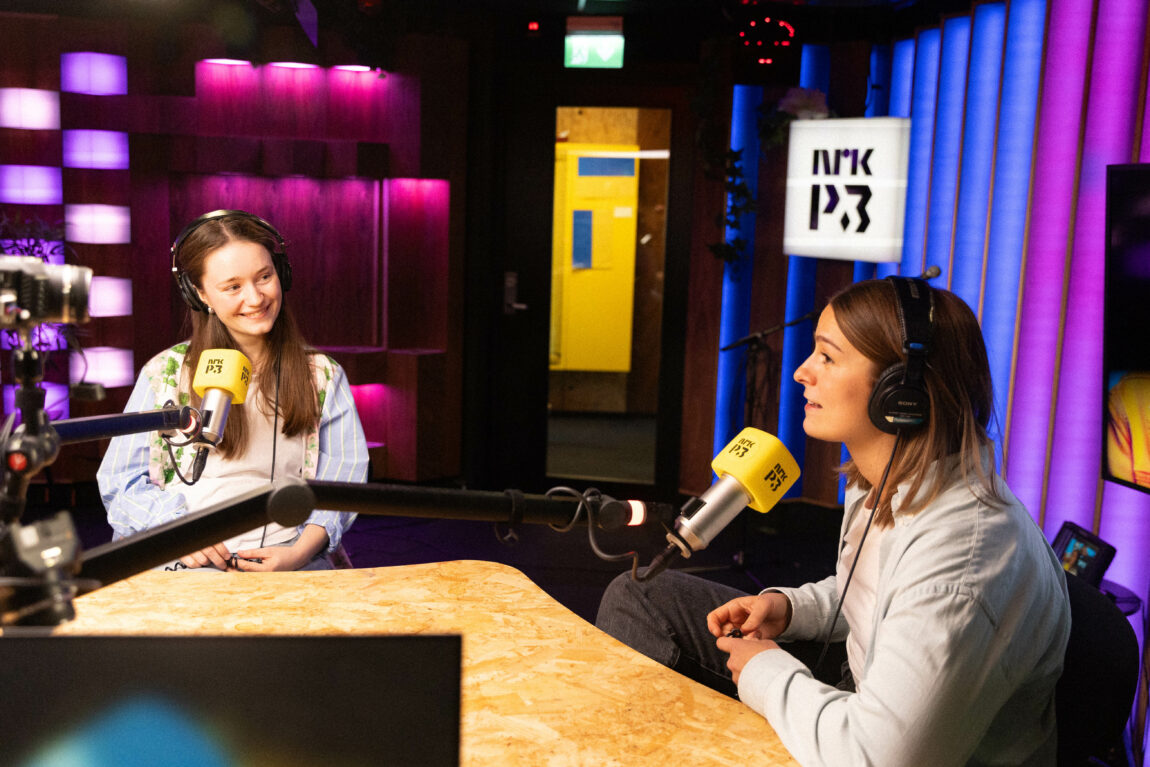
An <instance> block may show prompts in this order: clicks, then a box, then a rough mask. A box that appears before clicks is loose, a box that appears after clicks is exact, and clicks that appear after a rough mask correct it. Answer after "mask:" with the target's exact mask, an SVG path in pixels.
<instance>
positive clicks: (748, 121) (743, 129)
mask: <svg viewBox="0 0 1150 767" xmlns="http://www.w3.org/2000/svg"><path fill="white" fill-rule="evenodd" d="M762 101H763V89H762V87H761V86H757V85H736V86H735V89H734V94H733V101H732V104H731V149H732V150H734V151H738V150H742V156H741V160H740V165H741V166H742V168H743V173H744V180H745V181H746V184H747V188H748V189H749V191H750V194H751V197H752V198H754V197H755V196H757V194H758V167H759V129H758V108H759V105H760V104H761V103H762ZM728 202H729V200H728ZM737 224H738V229H737V230H736V229H732V228H731V227H730V226H728V227H727V229H726V232H725V234H724V236H725V238H726V241H727V242H728V243H729V242H731V241H732V240H733V239H734V238H735V237H738V238H740V239H742V240H743V241H744V242H745V243H746V246H745V248H746V249H745V251H744V253H743V255H742V257H741V258H740V259H739V260H738V261H737V262H735V263H728V264H727V265H726V266H725V267H724V269H723V299H722V300H723V303H722V309H721V312H720V316H719V346H720V347H722V346H726V345H728V344H731V343H734V342H735V341H737V340H739V339H740V338H742V337H743V336H745V335H747V333H748V331H749V327H750V317H751V276H752V269H751V264H752V263H753V256H754V248H755V214H754V211H751V212H749V213H746V214H744V215H742V216H740V217H739V219H738V222H737ZM746 353H747V349H746V347H745V346H742V347H739V348H737V349H731V350H729V351H725V352H719V366H718V371H717V373H716V379H715V429H714V436H713V440H712V441H713V443H714V448H715V449H714V454H716V455H717V454H718V453H719V452H720V451H721V450H722V449H723V448H724V447H726V445H727V443H728V442H730V441H731V439H732V438H733V437H734V436H735V434H737V433H738V432H739V430H740V429H742V427H743V419H744V415H745V412H746V404H745V403H746V389H747V377H746V375H745V373H744V370H745V367H744V360H745V359H746Z"/></svg>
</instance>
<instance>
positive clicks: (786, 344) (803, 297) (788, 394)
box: [778, 45, 831, 497]
mask: <svg viewBox="0 0 1150 767" xmlns="http://www.w3.org/2000/svg"><path fill="white" fill-rule="evenodd" d="M830 80H831V67H830V49H829V48H827V47H826V46H824V45H804V46H803V53H802V63H801V65H800V70H799V85H800V86H801V87H803V88H813V89H817V90H821V91H822V92H823V93H826V92H827V90H828V89H829V86H830ZM817 265H818V259H815V258H806V257H804V256H791V257H789V258H788V259H787V303H786V307H787V309H786V311H787V319H793V318H795V317H801V316H802V315H804V314H806V313H807V312H809V311H811V310H812V309H814V308H815V268H816V267H817ZM813 346H814V333H813V332H812V330H811V325H810V324H809V323H806V322H803V323H800V324H798V325H795V326H793V327H789V328H787V329H786V330H784V331H783V354H782V363H781V365H782V369H781V374H780V376H779V378H780V380H779V433H778V437H779V439H780V440H781V441H782V443H783V444H784V445H786V446H787V448H788V449H790V451H791V455H793V456H794V458H795V461H797V462H798V464H799V466H802V465H803V459H804V457H805V455H806V444H807V437H806V432H804V431H803V390H802V387H801V386H799V384H798V383H796V382H795V379H794V373H795V369H796V368H798V366H799V365H801V364H802V362H803V360H804V359H806V358H807V357H808V356H809V355H810V353H811V349H812V348H813ZM802 486H803V478H802V477H801V476H800V477H799V479H798V481H797V482H795V484H794V485H792V486H791V489H790V491H789V492H788V493H787V495H788V496H789V497H796V496H800V495H802V492H803V490H802Z"/></svg>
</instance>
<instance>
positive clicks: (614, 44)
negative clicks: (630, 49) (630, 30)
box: [563, 34, 623, 69]
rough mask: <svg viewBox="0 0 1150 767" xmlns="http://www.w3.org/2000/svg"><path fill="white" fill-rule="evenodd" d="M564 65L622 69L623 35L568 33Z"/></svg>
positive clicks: (582, 67)
mask: <svg viewBox="0 0 1150 767" xmlns="http://www.w3.org/2000/svg"><path fill="white" fill-rule="evenodd" d="M563 66H565V67H568V68H571V69H622V68H623V35H613V34H611V35H604V34H595V35H570V34H569V35H567V36H566V42H565V44H564V50H563Z"/></svg>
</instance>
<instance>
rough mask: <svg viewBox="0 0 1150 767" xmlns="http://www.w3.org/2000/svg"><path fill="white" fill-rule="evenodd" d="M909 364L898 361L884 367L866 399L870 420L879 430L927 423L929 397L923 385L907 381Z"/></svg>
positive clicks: (890, 430) (886, 431)
mask: <svg viewBox="0 0 1150 767" xmlns="http://www.w3.org/2000/svg"><path fill="white" fill-rule="evenodd" d="M905 376H906V365H905V364H904V363H901V362H898V363H895V364H894V365H891V366H890V367H888V368H887V369H886V370H884V371H882V373H881V374H880V375H879V377H878V380H877V381H875V384H874V389H873V390H872V391H871V395H870V401H869V402H868V403H867V413H868V415H870V420H871V423H873V424H874V425H875V428H877V429H878V430H879V431H882V432H885V433H887V434H897V433H898V431H899V430H900V429H904V430H905V429H912V428H915V427H918V426H921V425H923V424H924V423H926V417H927V414H928V413H929V411H930V400H929V399H928V397H927V395H926V391H925V390H924V389H922V387H919V386H915V385H914V384H908V383H905V382H904V380H903V379H904V377H905Z"/></svg>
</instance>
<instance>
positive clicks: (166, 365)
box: [96, 210, 367, 571]
mask: <svg viewBox="0 0 1150 767" xmlns="http://www.w3.org/2000/svg"><path fill="white" fill-rule="evenodd" d="M172 272H173V275H174V276H175V278H176V283H177V285H178V287H179V290H180V295H181V296H182V298H183V299H184V302H185V303H186V304H187V305H188V308H189V310H190V312H189V317H190V321H191V326H192V333H191V338H190V339H189V340H188V341H187V342H186V343H181V344H177V345H176V346H174V347H172V348H170V349H168V350H167V351H165V352H162V353H160V354H158V355H156V356H155V357H154V358H152V360H151V361H150V362H148V363H147V364H146V365H145V366H144V369H143V370H142V371H141V373H140V377H139V379H138V380H137V382H136V386H135V389H134V390H133V391H132V395H131V398H130V399H129V400H128V405H127V410H129V411H138V410H148V409H152V408H158V407H162V406H164V404H165V403H168V402H175V403H179V404H180V405H187V404H190V405H192V406H193V407H196V408H199V409H200V410H201V411H204V409H205V407H206V405H205V400H201V398H200V393H199V391H198V390H197V387H196V386H195V380H193V377H192V375H191V373H192V371H193V370H197V369H198V368H200V367H201V365H200V362H199V360H201V357H202V356H203V355H204V354H205V353H210V352H219V351H221V350H235V351H238V352H241V353H242V354H243V355H244V356H246V357H247V358H248V360H250V362H251V364H252V376H251V382H250V386H249V387H248V389H247V393H246V395H245V396H244V397H243V398H242V401H240V400H241V398H239V397H236V402H235V403H234V405H233V407H232V408H231V411H232V415H231V416H230V417H228V418H226V420H225V421H224V429H223V435H222V439H221V440H220V441H219V442H218V444H217V443H205V441H204V440H202V439H196V440H194V441H191V442H190V443H188V442H185V443H182V444H180V445H176V444H174V443H172V442H171V441H170V439H169V438H167V437H165V436H164V435H162V434H159V433H156V432H153V433H151V434H138V435H131V436H127V437H117V438H116V439H113V440H112V442H111V444H110V445H109V447H108V452H107V453H106V454H105V456H104V461H103V463H102V464H101V465H100V470H99V471H98V472H97V477H96V478H97V481H98V482H99V485H100V493H101V496H102V498H103V500H104V504H105V506H106V507H107V510H108V521H109V522H110V523H111V525H112V528H113V530H114V531H115V537H116V538H123V537H127V536H129V535H132V534H133V533H137V532H140V531H142V530H146V529H149V528H153V527H155V526H157V525H160V524H164V523H166V522H170V521H172V520H175V519H178V518H179V517H182V516H184V515H186V514H188V513H190V512H193V511H198V510H200V509H204V508H208V507H210V506H213V505H216V504H219V503H223V502H225V501H228V500H229V499H232V498H235V497H236V496H238V495H241V494H243V493H246V492H249V491H251V490H253V489H256V488H260V487H266V486H267V485H268V484H269V483H270V482H272V481H273V480H275V479H276V478H277V477H281V478H282V477H286V476H291V477H300V478H303V479H322V480H331V481H338V482H363V481H365V480H366V478H367V445H366V441H365V439H364V434H363V427H362V426H361V425H360V421H359V416H358V415H357V413H356V410H355V404H354V401H353V400H352V396H351V391H350V388H349V386H348V383H347V379H346V377H345V376H344V372H343V369H342V368H340V366H339V365H338V364H337V363H336V362H335V361H334V360H332V359H331V358H330V357H328V356H327V355H324V354H320V353H318V352H316V351H315V350H314V349H312V348H311V347H310V346H309V345H308V344H307V342H306V341H305V340H304V339H303V336H302V335H301V333H300V331H299V328H298V327H297V325H296V322H295V318H294V317H293V316H292V313H291V311H290V308H289V307H288V306H287V305H286V303H285V300H284V298H285V293H286V292H287V291H288V290H289V289H290V287H291V265H290V263H289V262H288V260H287V255H286V252H285V243H284V239H283V237H281V236H280V234H279V232H278V231H277V230H276V229H275V228H274V227H273V226H272V225H271V224H269V223H268V222H267V221H265V220H264V219H262V218H259V217H258V216H254V215H252V214H250V213H246V212H244V211H237V210H218V211H213V212H211V213H207V214H205V215H203V216H200V217H199V218H197V219H196V220H195V221H193V222H192V223H191V224H189V225H188V226H187V227H185V229H184V231H183V232H181V233H180V235H179V236H178V237H177V238H176V240H175V242H174V243H173V245H172ZM197 375H198V374H197ZM265 446H266V448H267V449H265ZM269 455H270V460H269V458H268V457H267V456H269ZM189 476H190V477H191V479H190V480H189V479H187V477H189ZM354 519H355V515H354V514H349V513H340V512H334V511H320V510H317V511H314V512H312V514H311V516H310V517H309V518H308V519H307V521H306V522H305V523H304V524H302V525H300V526H298V527H296V528H285V527H282V526H280V525H277V524H274V523H268V524H267V525H265V526H263V527H262V528H258V529H256V530H252V531H250V532H248V533H245V534H243V535H240V536H236V537H235V538H232V539H229V540H227V541H221V542H220V543H217V544H215V545H213V546H209V547H207V548H205V549H202V550H200V551H196V552H192V553H190V554H188V555H186V556H184V557H182V558H180V559H179V560H178V561H176V562H173V563H172V564H171V565H170V569H181V568H215V569H218V570H228V571H256V570H298V569H326V568H330V567H332V566H333V562H332V555H333V554H337V553H338V552H342V549H340V539H341V538H342V536H343V533H344V532H345V531H346V530H347V529H348V527H350V526H351V523H352V521H353V520H354Z"/></svg>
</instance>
